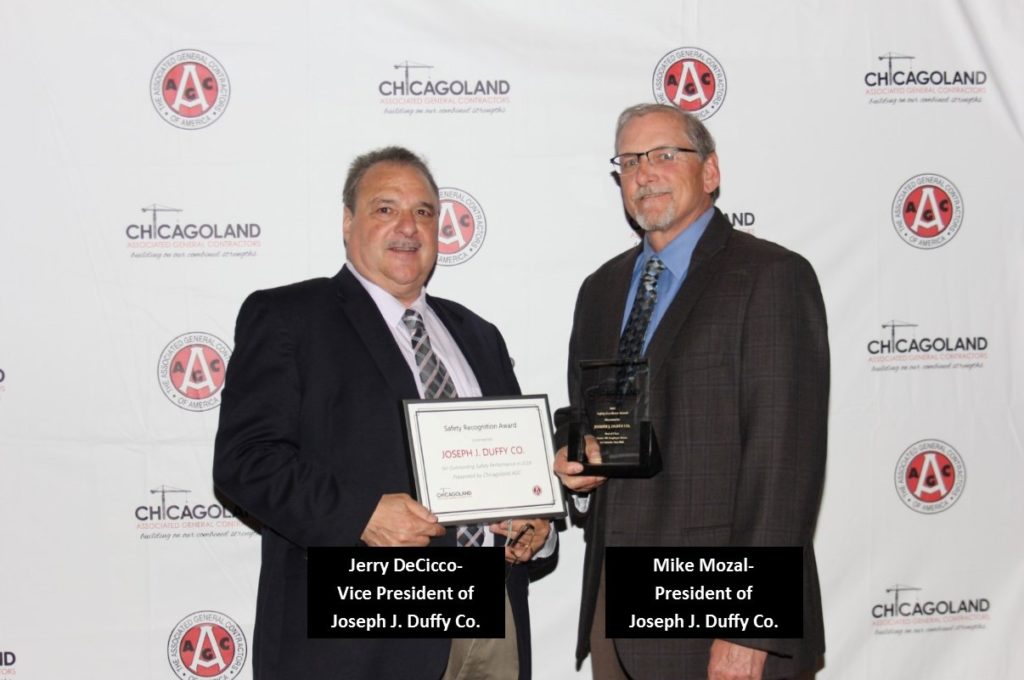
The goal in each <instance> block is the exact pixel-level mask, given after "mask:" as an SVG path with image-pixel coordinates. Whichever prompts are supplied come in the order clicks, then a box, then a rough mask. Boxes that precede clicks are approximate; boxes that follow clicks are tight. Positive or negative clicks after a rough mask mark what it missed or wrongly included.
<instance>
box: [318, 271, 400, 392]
mask: <svg viewBox="0 0 1024 680" xmlns="http://www.w3.org/2000/svg"><path fill="white" fill-rule="evenodd" d="M334 281H335V283H336V284H337V286H338V300H339V301H340V303H341V307H342V310H343V311H344V313H345V315H346V316H348V318H349V321H350V322H351V323H352V327H353V328H354V329H355V331H356V333H357V334H358V335H359V338H360V339H361V340H362V341H363V345H364V346H365V348H366V351H367V352H368V353H369V355H370V357H371V358H372V359H373V361H374V363H376V364H377V368H379V369H380V372H381V373H382V374H383V375H384V378H385V379H386V380H387V382H388V385H389V386H390V387H391V389H392V391H394V392H395V394H398V395H401V396H403V397H407V398H410V399H415V398H417V397H418V396H419V390H418V389H417V387H416V382H415V379H414V378H413V375H412V372H411V371H410V370H409V364H407V363H406V362H405V358H404V357H403V356H402V353H401V352H400V351H399V349H398V347H396V346H395V338H394V336H393V335H392V334H391V331H390V330H389V329H388V327H387V324H385V323H384V319H383V317H381V315H380V310H378V309H377V305H375V304H374V303H373V298H371V297H370V294H369V293H367V292H366V290H365V289H364V288H363V286H362V285H361V284H360V283H359V281H357V280H356V278H355V277H354V276H352V273H351V272H350V271H348V268H347V267H346V268H342V270H341V271H340V272H338V274H337V275H336V276H335V277H334ZM338 351H339V352H342V351H344V348H341V347H339V348H338Z"/></svg>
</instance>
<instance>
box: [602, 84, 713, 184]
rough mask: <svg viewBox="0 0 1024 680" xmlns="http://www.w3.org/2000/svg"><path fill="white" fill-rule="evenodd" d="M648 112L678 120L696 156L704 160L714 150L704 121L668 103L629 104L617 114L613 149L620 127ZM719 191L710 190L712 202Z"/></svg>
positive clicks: (617, 144) (617, 141)
mask: <svg viewBox="0 0 1024 680" xmlns="http://www.w3.org/2000/svg"><path fill="white" fill-rule="evenodd" d="M650 113H665V114H668V115H670V116H673V117H675V119H676V120H678V121H679V125H680V127H681V128H682V130H683V134H684V135H686V138H687V139H688V140H690V144H691V145H692V146H693V148H694V150H696V151H697V157H698V158H700V159H701V161H704V160H706V159H707V157H708V156H710V155H711V154H713V153H714V152H715V138H714V137H712V136H711V133H710V132H708V129H707V128H706V127H705V126H704V123H702V122H701V121H700V119H699V118H697V116H695V115H693V114H692V113H687V112H686V111H683V110H682V109H680V108H679V107H678V106H669V105H668V104H636V105H635V106H630V107H629V108H627V109H626V110H624V111H623V112H622V113H620V114H619V121H618V123H617V124H616V126H615V147H616V148H615V150H616V153H617V152H618V146H619V137H620V136H621V135H622V128H624V127H626V125H627V124H628V123H629V122H630V121H632V120H633V119H634V118H640V117H641V116H646V115H648V114H650ZM719 193H721V192H720V191H719V189H718V188H716V189H715V190H714V191H713V192H711V201H712V202H714V201H715V200H717V199H718V195H719Z"/></svg>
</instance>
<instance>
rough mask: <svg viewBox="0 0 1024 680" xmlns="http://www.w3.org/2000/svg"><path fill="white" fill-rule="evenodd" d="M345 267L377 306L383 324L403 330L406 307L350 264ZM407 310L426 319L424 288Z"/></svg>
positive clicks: (425, 294) (346, 263)
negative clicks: (411, 310) (413, 311)
mask: <svg viewBox="0 0 1024 680" xmlns="http://www.w3.org/2000/svg"><path fill="white" fill-rule="evenodd" d="M345 267H347V268H348V270H349V271H350V272H352V275H353V276H354V277H356V281H358V282H359V283H360V284H362V286H363V288H365V289H366V292H367V293H369V294H370V297H371V298H373V302H374V304H375V305H377V309H378V310H380V313H381V316H383V317H384V321H385V323H387V325H388V326H389V327H392V326H399V327H401V328H405V324H404V323H403V322H402V315H403V314H405V310H406V306H405V305H404V304H402V303H401V302H399V301H398V298H396V297H395V296H394V295H392V294H391V293H389V292H387V291H386V290H384V289H383V288H381V287H380V286H378V285H377V284H376V283H374V282H373V281H371V280H369V279H368V278H366V277H365V276H363V275H362V274H360V273H359V272H358V271H356V268H355V267H354V266H353V265H352V263H351V262H345ZM408 309H415V310H416V311H417V312H419V313H420V316H423V317H426V313H427V291H426V289H424V288H421V289H420V294H419V295H418V296H417V297H416V299H415V300H413V303H412V304H411V305H409V307H408Z"/></svg>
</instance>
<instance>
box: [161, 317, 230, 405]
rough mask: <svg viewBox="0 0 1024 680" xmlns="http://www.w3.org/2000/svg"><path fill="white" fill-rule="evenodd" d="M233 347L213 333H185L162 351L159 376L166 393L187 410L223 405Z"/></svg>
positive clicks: (166, 395)
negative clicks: (222, 396) (225, 378)
mask: <svg viewBox="0 0 1024 680" xmlns="http://www.w3.org/2000/svg"><path fill="white" fill-rule="evenodd" d="M230 358H231V348H230V347H228V345H227V343H226V342H224V341H223V340H221V339H220V338H218V337H217V336H216V335H211V334H210V333H185V334H183V335H179V336H178V337H176V338H174V339H173V340H171V341H170V342H169V343H167V346H166V347H164V350H163V352H161V353H160V361H159V363H158V364H157V378H158V380H159V381H160V389H161V390H162V391H163V393H164V396H165V397H167V398H168V399H170V400H171V403H173V404H174V405H175V406H177V407H178V408H183V409H185V410H186V411H209V410H210V409H213V408H216V407H217V406H220V391H221V388H222V387H224V374H225V372H226V371H227V367H228V360H229V359H230Z"/></svg>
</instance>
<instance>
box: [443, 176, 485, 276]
mask: <svg viewBox="0 0 1024 680" xmlns="http://www.w3.org/2000/svg"><path fill="white" fill-rule="evenodd" d="M438 195H439V197H440V199H441V215H440V217H439V218H438V226H437V263H438V264H439V265H442V266H445V267H450V266H453V265H457V264H462V263H463V262H465V261H466V260H468V259H470V258H471V257H473V256H474V255H476V254H477V253H478V252H479V251H480V247H481V246H483V244H484V238H486V236H487V218H486V217H485V216H484V210H483V208H481V207H480V202H479V201H477V200H476V199H475V198H473V197H472V196H470V195H469V194H468V193H466V192H465V191H463V190H462V189H454V188H452V187H441V188H440V189H439V190H438Z"/></svg>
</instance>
